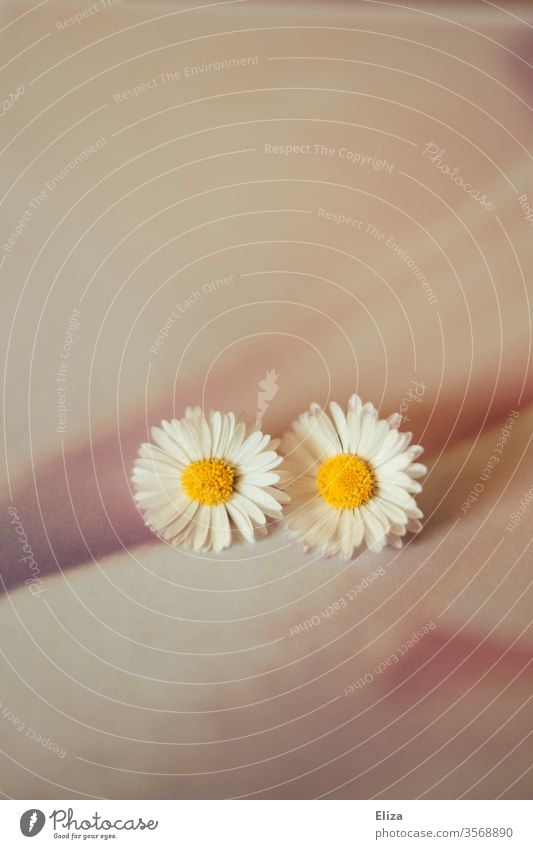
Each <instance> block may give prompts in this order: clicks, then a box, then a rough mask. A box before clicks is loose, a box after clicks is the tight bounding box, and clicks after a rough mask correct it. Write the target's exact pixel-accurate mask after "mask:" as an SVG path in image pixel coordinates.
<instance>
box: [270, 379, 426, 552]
mask: <svg viewBox="0 0 533 849" xmlns="http://www.w3.org/2000/svg"><path fill="white" fill-rule="evenodd" d="M329 409H330V415H328V413H326V412H325V411H324V410H323V409H322V408H321V407H320V406H319V405H318V404H312V405H311V408H310V411H309V412H305V413H303V414H302V415H301V416H300V418H299V419H298V421H296V422H295V423H294V425H293V429H292V430H291V431H289V432H288V433H287V434H286V435H285V437H284V438H283V441H282V445H281V449H280V450H281V451H282V453H283V454H285V456H286V460H285V464H284V469H286V474H288V475H289V480H288V483H287V485H286V489H287V492H288V493H289V494H290V496H291V507H290V512H289V513H288V515H287V518H286V525H287V527H288V529H289V531H291V532H292V533H293V535H294V536H295V537H296V538H298V539H299V540H301V541H302V542H303V544H304V545H305V546H306V547H307V548H317V549H318V550H319V551H320V552H321V553H322V554H324V555H331V554H337V553H341V554H342V555H343V556H344V557H345V558H346V559H350V558H351V557H352V555H353V553H354V550H355V549H356V548H357V547H358V546H360V545H361V544H362V543H364V544H365V545H366V546H367V547H368V548H369V549H371V550H372V551H376V552H378V551H381V549H382V548H383V546H384V545H386V544H387V543H388V544H389V545H393V546H395V547H396V548H401V547H402V540H401V538H402V536H403V535H404V534H405V533H406V531H407V530H409V531H418V530H420V528H421V527H422V526H421V524H420V522H419V519H421V518H422V515H423V514H422V513H421V511H420V510H419V509H418V507H417V506H416V502H415V500H414V498H413V494H416V493H418V492H420V491H421V489H422V487H421V486H420V484H419V483H418V482H417V481H416V480H415V478H419V477H422V475H425V474H426V472H427V469H426V467H425V466H423V465H422V464H421V463H416V462H415V461H416V459H417V458H418V457H419V456H420V454H422V452H423V450H424V449H423V448H421V447H420V445H410V442H411V439H412V434H411V433H400V432H399V430H398V426H399V425H400V424H401V416H400V415H399V413H395V414H394V415H392V416H389V418H388V419H378V412H377V410H376V408H375V407H374V406H373V404H362V403H361V400H360V399H359V398H358V396H357V395H352V397H351V398H350V400H349V402H348V412H347V414H345V413H344V412H343V410H342V409H341V408H340V407H339V405H338V404H335V403H332V404H330V406H329Z"/></svg>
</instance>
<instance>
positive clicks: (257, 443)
mask: <svg viewBox="0 0 533 849" xmlns="http://www.w3.org/2000/svg"><path fill="white" fill-rule="evenodd" d="M151 434H152V439H153V440H154V442H155V443H156V444H155V445H152V444H151V443H147V442H145V443H143V444H142V445H141V446H140V448H139V456H138V457H137V460H136V461H135V466H134V470H133V477H132V481H133V484H134V488H135V490H136V492H135V500H136V501H137V504H138V506H139V507H140V508H141V510H142V511H143V512H144V518H145V522H146V524H147V525H149V527H150V528H152V530H153V531H155V532H156V534H158V536H160V537H162V538H163V539H165V540H168V541H169V542H171V543H172V544H173V545H182V546H184V547H185V548H188V549H194V550H199V549H202V550H204V551H208V550H209V549H211V548H213V549H214V550H215V551H221V550H222V549H223V548H227V547H228V546H229V545H231V541H232V534H233V533H237V534H238V535H239V536H240V537H242V538H244V539H246V540H248V541H250V542H252V541H253V540H254V539H255V535H256V532H257V531H259V532H260V533H266V522H267V517H271V518H273V519H279V518H280V516H281V504H282V503H284V502H286V501H289V500H290V499H289V497H288V496H287V495H286V493H284V492H283V491H282V490H280V489H277V488H276V484H277V483H278V482H279V481H280V478H281V474H280V473H279V472H276V471H274V469H275V468H276V467H277V466H278V465H279V464H280V463H281V462H282V458H281V457H280V456H279V454H278V453H277V452H276V450H275V449H276V448H277V446H278V444H279V439H278V440H273V439H271V438H270V436H268V435H264V434H263V433H261V431H259V430H256V429H255V428H253V427H252V428H250V429H248V430H247V429H246V425H245V424H244V422H242V421H239V422H238V421H236V420H235V416H234V414H233V413H219V412H211V413H210V415H209V418H208V419H207V418H206V416H205V415H204V413H203V412H202V410H201V409H200V407H195V408H192V407H188V408H187V409H186V411H185V418H183V419H179V420H178V419H173V420H172V421H171V422H167V421H163V422H161V427H160V428H159V427H153V428H152V430H151Z"/></svg>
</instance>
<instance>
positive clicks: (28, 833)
mask: <svg viewBox="0 0 533 849" xmlns="http://www.w3.org/2000/svg"><path fill="white" fill-rule="evenodd" d="M45 822H46V817H45V815H44V814H43V812H42V811H39V810H37V809H36V808H32V809H30V810H29V811H25V812H24V813H23V814H22V816H21V818H20V830H21V832H22V833H23V835H24V837H35V835H36V834H39V832H40V831H42V829H43V826H44V824H45Z"/></svg>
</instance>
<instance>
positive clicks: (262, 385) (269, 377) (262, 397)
mask: <svg viewBox="0 0 533 849" xmlns="http://www.w3.org/2000/svg"><path fill="white" fill-rule="evenodd" d="M278 377H279V374H278V373H277V371H276V369H272V370H271V371H267V373H266V375H265V377H264V378H263V380H260V381H259V389H260V391H259V392H258V394H257V415H256V419H255V426H256V427H261V424H262V422H263V416H264V415H265V413H266V411H267V410H268V407H269V405H270V402H271V401H273V400H274V398H275V396H276V394H277V391H278Z"/></svg>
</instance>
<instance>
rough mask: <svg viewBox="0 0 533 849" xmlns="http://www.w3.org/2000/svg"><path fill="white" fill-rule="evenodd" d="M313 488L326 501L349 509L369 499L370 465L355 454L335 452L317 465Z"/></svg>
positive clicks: (372, 477) (373, 482) (372, 479)
mask: <svg viewBox="0 0 533 849" xmlns="http://www.w3.org/2000/svg"><path fill="white" fill-rule="evenodd" d="M316 485H317V489H318V491H319V493H320V495H321V496H322V498H323V499H324V501H327V503H328V504H331V506H332V507H336V508H337V509H338V510H351V509H353V508H354V507H360V506H361V504H366V502H367V501H370V499H371V498H372V496H373V495H374V493H375V491H376V477H375V474H374V470H373V469H372V466H371V465H370V464H369V463H367V461H366V460H363V458H362V457H359V456H358V455H357V454H336V455H335V456H334V457H328V459H327V460H324V462H323V463H322V464H321V465H320V468H319V470H318V474H317V478H316Z"/></svg>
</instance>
